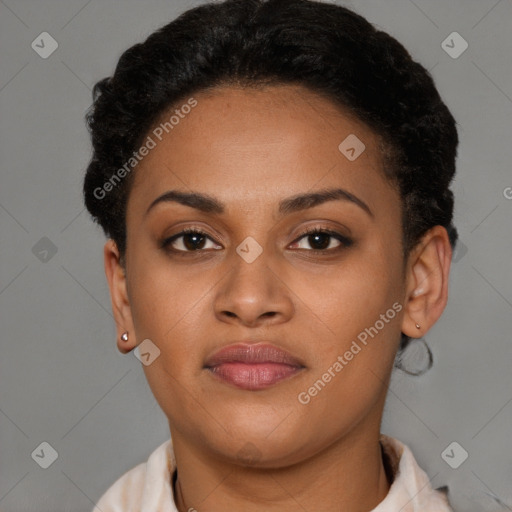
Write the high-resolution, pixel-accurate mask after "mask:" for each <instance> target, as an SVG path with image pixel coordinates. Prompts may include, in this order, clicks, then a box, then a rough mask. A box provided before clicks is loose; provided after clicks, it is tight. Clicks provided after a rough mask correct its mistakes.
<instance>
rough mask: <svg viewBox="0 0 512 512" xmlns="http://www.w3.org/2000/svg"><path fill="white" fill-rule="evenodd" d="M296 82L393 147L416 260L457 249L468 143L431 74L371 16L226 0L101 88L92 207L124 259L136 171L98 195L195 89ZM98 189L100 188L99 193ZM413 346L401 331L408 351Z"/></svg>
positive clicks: (393, 175)
mask: <svg viewBox="0 0 512 512" xmlns="http://www.w3.org/2000/svg"><path fill="white" fill-rule="evenodd" d="M274 84H275V85H277V84H296V85H301V86H304V87H306V88H308V89H309V90H311V91H313V92H315V93H317V94H320V95H322V96H323V97H326V98H327V99H329V100H330V101H331V102H333V103H335V104H337V105H339V106H340V107H341V108H343V109H344V111H348V112H350V113H351V114H353V115H354V116H355V117H356V118H358V119H359V120H361V121H362V122H364V123H365V124H366V125H367V126H369V127H370V128H371V129H372V130H373V131H374V132H375V133H376V134H377V135H378V136H379V138H380V140H381V141H382V148H381V149H382V156H383V161H384V163H385V165H384V172H385V174H386V176H387V177H388V179H389V180H390V182H391V183H393V184H394V186H396V187H397V189H398V190H399V192H400V197H401V200H402V239H403V254H404V257H406V256H407V255H408V254H409V253H410V250H411V249H412V248H413V247H414V246H415V245H416V244H417V243H418V242H419V240H420V239H421V237H422V235H424V234H425V233H426V232H427V231H428V230H429V229H430V228H431V227H433V226H435V225H441V226H444V227H445V228H446V229H447V232H448V235H449V239H450V243H451V245H452V248H454V247H455V244H456V241H457V230H456V228H455V227H454V226H453V224H452V217H453V206H454V198H453V193H452V192H451V191H450V190H449V185H450V183H451V181H452V179H453V176H454V174H455V159H456V156H457V145H458V135H457V129H456V123H455V120H454V118H453V116H452V114H451V113H450V111H449V110H448V108H447V107H446V105H445V104H444V103H443V101H442V100H441V98H440V96H439V93H438V91H437V89H436V87H435V85H434V81H433V79H432V76H431V75H430V73H429V72H428V71H427V70H426V69H425V68H424V67H423V66H422V65H421V64H419V63H417V62H415V61H413V60H412V58H411V56H410V54H409V53H408V52H407V50H406V49H405V48H404V47H403V46H402V45H401V44H400V43H399V42H398V41H396V40H395V39H394V38H393V37H391V36H390V35H388V34H387V33H385V32H383V31H380V30H377V29H376V28H374V27H373V26H372V25H371V24H370V23H369V22H368V21H367V20H366V19H365V18H363V17H362V16H360V15H358V14H356V13H354V12H353V11H351V10H349V9H347V8H345V7H341V6H339V5H335V4H329V3H324V2H319V1H313V0H226V1H222V2H210V3H206V4H203V5H200V6H198V7H195V8H193V9H190V10H188V11H186V12H185V13H183V14H182V15H181V16H179V17H178V18H176V19H175V20H174V21H172V22H171V23H168V24H167V25H165V26H163V27H162V28H160V29H159V30H157V31H156V32H154V33H153V34H151V35H150V36H149V37H148V38H147V39H146V40H145V41H144V42H143V43H140V44H136V45H134V46H132V47H131V48H129V49H128V50H126V51H125V52H124V53H123V54H122V55H121V57H120V59H119V62H118V64H117V67H116V69H115V72H114V74H113V76H112V77H108V78H104V79H103V80H100V81H99V82H97V83H96V85H95V86H94V89H93V98H94V103H93V105H92V107H91V109H90V110H89V112H88V113H87V116H86V119H87V123H88V127H89V130H90V132H91V137H92V144H93V149H94V153H93V156H92V159H91V161H90V163H89V166H88V168H87V172H86V175H85V180H84V187H83V192H84V199H85V205H86V207H87V210H88V211H89V212H90V214H91V215H92V217H93V218H94V220H95V221H96V222H98V223H99V224H100V225H101V226H102V228H103V230H104V232H105V234H106V235H107V236H108V237H110V238H112V239H113V240H114V241H115V243H116V245H117V247H118V249H119V251H120V254H121V257H122V260H124V255H125V251H126V204H127V199H128V194H129V191H130V186H131V183H132V181H133V176H134V173H133V172H132V173H129V174H128V175H127V177H126V178H125V179H123V180H120V182H119V183H118V184H115V186H113V187H109V191H108V193H102V194H101V195H100V194H98V193H97V191H98V190H100V189H102V187H104V184H105V183H107V182H108V181H109V180H110V179H111V177H112V176H113V174H114V173H115V172H116V171H117V170H118V169H120V168H121V167H123V165H125V164H126V162H127V161H129V159H130V158H131V157H132V155H133V152H134V151H136V150H137V149H138V148H139V147H140V145H141V143H142V141H143V140H144V139H145V137H146V136H147V134H148V132H149V130H150V129H151V128H152V126H154V124H155V123H156V122H157V121H158V120H159V119H160V118H161V116H162V115H163V114H164V113H165V112H166V111H168V109H170V108H171V107H172V106H174V105H178V103H179V102H180V101H184V100H185V99H186V98H189V97H190V96H191V95H192V94H193V93H195V92H199V91H201V90H206V89H212V88H214V87H216V86H222V85H228V86H229V85H236V86H243V87H251V86H252V87H260V86H265V85H274ZM95 191H96V192H95ZM407 341H408V338H407V337H406V336H405V335H402V343H401V348H403V347H404V346H405V344H406V343H407Z"/></svg>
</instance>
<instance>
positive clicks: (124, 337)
mask: <svg viewBox="0 0 512 512" xmlns="http://www.w3.org/2000/svg"><path fill="white" fill-rule="evenodd" d="M121 339H122V340H123V341H128V333H127V332H123V334H121Z"/></svg>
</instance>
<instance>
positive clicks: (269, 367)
mask: <svg viewBox="0 0 512 512" xmlns="http://www.w3.org/2000/svg"><path fill="white" fill-rule="evenodd" d="M301 369H302V368H298V367H296V366H290V365H288V364H281V363H255V364H248V363H222V364H219V365H217V366H214V367H211V368H208V370H209V371H210V372H211V373H212V374H213V375H215V376H216V377H217V378H219V379H220V380H222V381H223V382H227V383H229V384H233V385H234V386H236V387H238V388H241V389H246V390H250V391H256V390H258V389H265V388H268V387H270V386H273V385H274V384H277V383H278V382H280V381H282V380H284V379H288V378H290V377H291V376H292V375H295V374H296V373H298V372H299V371H300V370H301Z"/></svg>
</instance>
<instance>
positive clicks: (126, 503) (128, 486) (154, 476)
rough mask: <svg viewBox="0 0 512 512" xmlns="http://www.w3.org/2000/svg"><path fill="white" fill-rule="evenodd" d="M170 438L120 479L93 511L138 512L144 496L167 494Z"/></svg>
mask: <svg viewBox="0 0 512 512" xmlns="http://www.w3.org/2000/svg"><path fill="white" fill-rule="evenodd" d="M170 446H171V441H170V439H169V440H167V441H165V442H164V443H162V444H161V445H160V446H158V448H156V449H155V451H153V453H152V454H151V455H150V457H149V458H148V460H147V462H142V463H141V464H138V465H137V466H135V467H133V468H132V469H130V470H129V471H127V472H126V473H124V474H123V475H122V476H121V477H119V478H118V479H117V480H116V481H115V482H114V483H113V484H112V485H111V486H110V487H109V488H108V489H107V491H106V492H105V493H104V494H103V495H102V496H101V498H100V499H99V501H98V502H97V503H96V506H95V507H94V509H93V511H92V512H140V511H141V510H143V509H144V502H145V501H146V496H148V495H151V496H155V495H162V494H167V497H169V494H170V496H171V497H172V492H171V489H170V471H171V470H172V467H171V465H170V461H169V454H170Z"/></svg>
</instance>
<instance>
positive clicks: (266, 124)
mask: <svg viewBox="0 0 512 512" xmlns="http://www.w3.org/2000/svg"><path fill="white" fill-rule="evenodd" d="M194 98H195V100H196V101H197V105H196V106H195V107H194V108H193V109H191V111H190V112H189V113H188V114H187V115H184V116H183V118H180V121H179V123H176V124H175V125H174V126H173V128H172V130H169V133H168V134H167V133H166V132H165V131H164V132H163V134H164V136H161V138H162V140H161V141H160V140H159V139H158V138H157V137H156V136H155V135H154V133H160V132H149V135H150V136H152V138H153V139H154V141H155V142H156V146H155V147H154V148H153V149H151V150H150V151H149V154H148V155H147V156H145V157H144V158H143V160H142V161H141V162H140V163H139V164H138V165H137V167H136V174H135V176H134V182H133V187H132V189H131V192H130V196H129V200H128V205H127V218H126V222H127V251H126V291H127V299H128V305H127V308H128V309H127V311H128V313H126V314H125V316H124V317H123V318H124V320H123V321H126V322H127V324H126V327H129V328H130V329H131V330H132V332H131V336H132V337H135V339H136V340H137V343H140V342H141V341H142V340H145V339H149V340H151V342H152V343H153V344H154V345H156V346H157V347H158V349H159V350H160V355H159V356H158V357H157V358H156V359H155V360H154V361H153V362H152V363H151V364H149V365H147V366H143V368H144V371H145V373H146V377H147V379H148V382H149V385H150V387H151V389H152V391H153V393H154V395H155V397H156V399H157V401H158V402H159V404H160V406H161V407H162V409H163V411H164V412H165V414H166V415H167V417H168V419H169V425H170V428H171V433H172V434H173V435H174V432H175V433H176V436H177V437H178V436H179V437H181V438H182V439H186V440H187V441H188V442H190V443H191V444H193V445H194V446H196V447H200V449H201V450H203V451H204V453H210V454H215V455H218V456H222V457H224V458H225V459H230V460H233V461H235V460H237V459H238V460H242V459H243V458H244V457H245V456H246V455H244V453H246V452H247V447H248V446H250V447H251V450H253V452H256V453H257V457H255V456H254V453H252V454H249V455H247V457H248V458H250V457H253V458H257V459H258V461H257V463H258V464H260V465H261V466H262V467H264V466H266V467H272V466H274V467H277V466H279V465H283V464H290V463H293V462H297V461H300V460H303V459H305V458H306V457H309V456H311V455H312V454H314V453H318V452H319V451H321V450H322V449H324V448H326V447H328V446H330V445H331V444H332V443H333V442H335V441H336V440H338V439H341V438H342V437H344V436H349V435H357V433H358V432H365V431H369V430H372V429H378V428H379V426H378V425H379V422H380V418H381V413H382V407H383V403H384V398H385V392H386V385H385V384H386V383H387V381H388V378H389V375H390V372H391V369H392V365H393V360H394V357H395V353H396V350H397V346H398V343H399V339H400V332H401V327H402V316H403V310H402V301H403V298H404V287H405V283H404V273H403V270H404V269H403V261H402V245H401V243H402V242H401V233H402V227H401V212H400V197H399V195H398V193H397V191H396V190H395V189H394V188H393V186H392V185H391V184H390V183H389V182H388V181H387V180H386V178H385V177H384V172H383V167H382V165H383V164H382V161H381V153H380V151H379V149H378V148H379V140H378V139H377V137H376V136H375V135H374V134H373V133H372V132H371V131H370V130H369V129H368V128H367V127H366V126H365V125H364V124H362V123H361V122H358V121H357V120H355V119H354V118H352V117H349V116H348V115H347V114H345V113H343V112H342V111H341V110H340V109H339V108H337V107H336V106H334V105H333V104H332V103H330V102H329V101H328V100H326V99H323V98H321V97H319V96H316V95H315V94H313V93H311V92H309V91H307V90H306V89H303V88H300V87H298V86H273V87H266V88H264V89H261V90H256V89H250V90H248V89H247V90H242V89H236V88H229V87H225V88H217V89H215V90H212V91H209V92H208V93H206V92H201V93H198V94H196V95H194ZM171 115H172V112H170V113H169V114H167V113H166V115H165V116H164V118H165V119H169V118H170V116H171ZM354 136H355V137H357V139H359V141H360V142H357V139H354ZM347 137H351V138H350V139H348V141H347V142H346V143H345V145H342V148H341V150H340V149H339V146H340V143H342V142H343V141H344V140H345V139H346V138H347ZM354 141H355V142H354ZM361 143H363V144H364V150H362V152H361V153H360V154H359V156H357V155H358V153H359V152H360V151H361V149H363V146H362V145H361ZM350 148H354V151H352V150H351V149H350ZM354 157H356V158H354ZM326 190H338V192H337V193H333V194H332V195H331V196H330V197H329V196H328V197H327V198H326V197H323V198H322V197H321V196H320V195H318V196H311V197H309V199H308V198H306V199H302V200H300V199H297V198H298V197H299V196H302V195H311V194H315V193H319V192H322V193H323V192H325V191H326ZM339 190H341V192H340V191H339ZM169 191H175V192H180V193H182V194H202V195H205V196H207V197H208V198H209V199H210V200H214V201H215V202H217V203H219V204H218V205H216V206H215V207H214V206H212V202H208V203H207V202H205V201H203V202H201V201H199V200H198V199H197V197H196V198H195V200H194V201H190V200H189V201H188V202H187V201H186V200H185V199H183V198H182V199H180V200H177V199H176V197H177V196H176V195H175V196H174V200H173V199H172V197H170V196H168V200H164V199H161V200H157V199H158V198H161V196H162V195H164V194H165V193H167V192H169ZM293 199H295V201H293ZM155 200H157V201H156V202H155ZM185 203H186V204H185ZM151 205H152V206H151ZM184 229H187V230H192V231H193V232H192V233H190V232H189V233H185V234H183V230H184ZM197 231H199V233H195V232H197ZM311 232H312V234H311ZM237 342H245V344H247V345H256V344H257V343H259V342H260V343H262V344H263V343H266V344H272V345H274V346H275V347H277V349H280V350H282V351H286V353H287V354H288V355H289V356H290V357H291V358H292V360H293V361H294V363H296V364H295V366H294V365H288V364H287V365H283V364H279V362H278V363H275V361H274V363H275V364H272V363H270V362H269V361H267V363H268V364H266V366H265V365H262V366H259V367H258V366H257V365H254V364H253V365H246V366H245V367H244V366H243V364H244V363H240V362H238V363H233V362H231V363H228V362H227V361H224V364H222V365H220V367H219V366H217V370H212V367H210V368H208V367H206V366H207V363H208V361H210V362H211V357H212V356H213V355H215V354H216V352H217V351H218V350H220V349H222V348H224V347H227V346H229V345H232V344H234V343H237ZM242 352H243V350H242ZM245 353H246V352H245ZM265 354H266V355H267V356H268V354H269V352H265ZM274 355H275V353H274ZM217 362H218V361H217ZM281 362H282V361H281ZM336 363H337V364H336ZM222 375H223V376H224V378H222ZM247 443H251V444H247ZM244 450H245V451H244ZM251 450H249V451H251Z"/></svg>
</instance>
